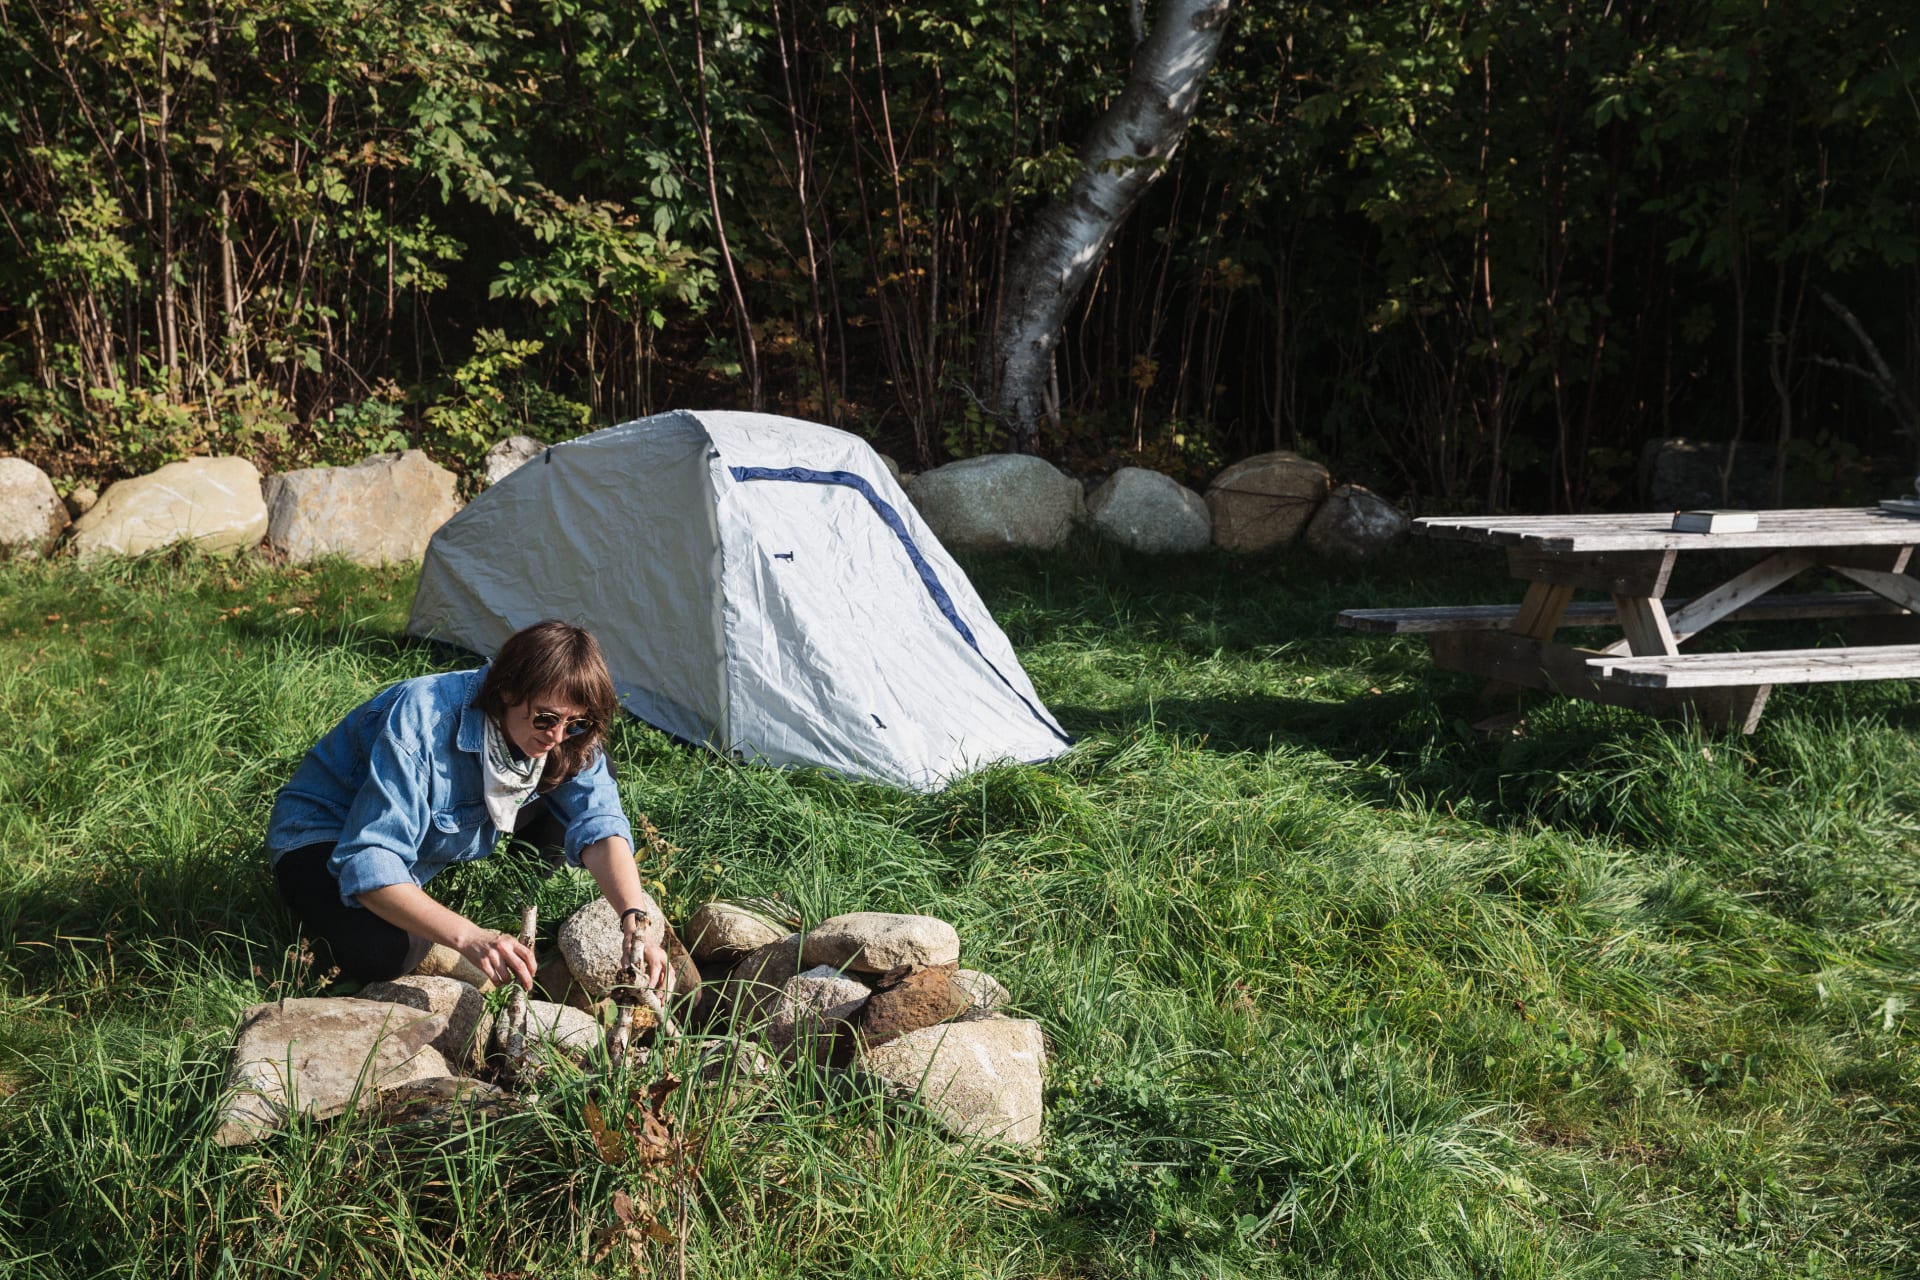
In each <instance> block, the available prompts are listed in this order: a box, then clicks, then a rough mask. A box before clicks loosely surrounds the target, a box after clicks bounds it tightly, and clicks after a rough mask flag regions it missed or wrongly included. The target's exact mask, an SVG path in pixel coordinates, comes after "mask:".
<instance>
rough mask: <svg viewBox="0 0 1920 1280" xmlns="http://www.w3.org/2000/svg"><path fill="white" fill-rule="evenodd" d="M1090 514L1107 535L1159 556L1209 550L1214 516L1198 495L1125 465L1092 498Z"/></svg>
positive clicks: (1172, 481) (1162, 477) (1171, 480)
mask: <svg viewBox="0 0 1920 1280" xmlns="http://www.w3.org/2000/svg"><path fill="white" fill-rule="evenodd" d="M1087 513H1088V515H1089V516H1090V517H1091V519H1092V521H1093V527H1094V528H1095V529H1098V530H1099V531H1100V533H1101V535H1102V536H1103V537H1106V538H1109V539H1111V540H1112V541H1114V542H1117V543H1119V544H1120V545H1121V546H1123V547H1130V548H1132V549H1133V550H1135V551H1145V552H1149V553H1152V554H1155V555H1173V554H1178V553H1180V552H1188V551H1205V550H1206V549H1207V545H1208V543H1210V542H1212V541H1213V516H1212V514H1211V513H1210V512H1209V511H1208V510H1207V502H1206V499H1205V498H1202V497H1201V496H1200V495H1199V494H1197V493H1195V492H1194V491H1193V490H1191V489H1189V488H1187V487H1186V486H1185V485H1183V484H1181V483H1180V482H1179V481H1178V480H1175V479H1174V478H1173V477H1172V476H1165V475H1161V474H1160V473H1159V472H1158V471H1149V470H1147V469H1146V468H1145V467H1122V468H1120V469H1119V470H1118V471H1116V472H1114V473H1113V474H1112V475H1110V476H1108V477H1107V478H1106V479H1105V480H1103V481H1101V482H1100V486H1099V487H1098V488H1096V489H1095V490H1094V491H1093V493H1092V494H1091V495H1090V496H1089V497H1088V498H1087Z"/></svg>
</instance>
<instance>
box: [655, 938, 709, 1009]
mask: <svg viewBox="0 0 1920 1280" xmlns="http://www.w3.org/2000/svg"><path fill="white" fill-rule="evenodd" d="M660 945H661V946H662V947H663V948H665V950H666V953H667V968H668V969H670V970H672V971H673V993H674V994H675V995H679V996H692V997H695V998H698V996H699V993H700V966H699V965H697V964H695V963H694V962H693V957H692V956H691V955H689V954H688V953H687V948H686V947H685V945H684V944H682V943H681V941H680V936H679V935H678V934H676V933H675V932H674V931H673V930H672V929H667V930H665V931H664V933H663V934H662V935H661V939H660Z"/></svg>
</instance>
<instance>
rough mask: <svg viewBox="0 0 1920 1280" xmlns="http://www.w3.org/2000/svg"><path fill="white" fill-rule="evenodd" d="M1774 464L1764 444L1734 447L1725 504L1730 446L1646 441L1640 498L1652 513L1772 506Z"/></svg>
mask: <svg viewBox="0 0 1920 1280" xmlns="http://www.w3.org/2000/svg"><path fill="white" fill-rule="evenodd" d="M1773 462H1774V450H1772V449H1770V448H1768V447H1766V446H1765V445H1755V444H1742V445H1738V446H1736V447H1735V448H1734V451H1733V469H1732V472H1731V474H1730V475H1728V477H1727V491H1726V497H1725V498H1724V499H1722V497H1721V495H1720V477H1721V473H1722V472H1723V471H1726V470H1727V445H1726V443H1725V442H1723V441H1718V440H1714V441H1707V440H1689V439H1687V438H1685V437H1684V436H1664V437H1661V438H1658V439H1654V440H1649V441H1647V443H1646V444H1645V445H1644V446H1643V447H1642V448H1641V450H1640V466H1639V475H1638V477H1637V478H1638V480H1639V485H1640V492H1641V496H1642V498H1644V499H1645V501H1646V504H1647V507H1648V509H1649V510H1653V511H1678V510H1682V509H1684V508H1689V507H1741V508H1758V507H1771V506H1772V505H1773Z"/></svg>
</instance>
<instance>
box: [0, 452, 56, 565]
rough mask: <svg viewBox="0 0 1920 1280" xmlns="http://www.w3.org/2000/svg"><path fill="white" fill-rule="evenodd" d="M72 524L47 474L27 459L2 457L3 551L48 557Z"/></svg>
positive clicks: (0, 519)
mask: <svg viewBox="0 0 1920 1280" xmlns="http://www.w3.org/2000/svg"><path fill="white" fill-rule="evenodd" d="M71 523H72V520H71V519H70V518H69V517H68V515H67V508H66V504H65V503H63V502H61V501H60V495H59V494H58V493H56V492H55V491H54V488H53V481H51V480H49V479H47V473H46V472H44V471H42V470H41V469H40V468H38V467H36V466H34V465H33V464H32V463H31V462H28V461H27V460H26V459H25V458H0V551H11V552H13V553H15V554H16V555H31V556H38V555H45V554H46V552H47V551H48V549H49V548H51V547H52V546H53V540H54V539H55V538H58V537H59V536H60V535H61V534H62V533H64V532H66V528H67V526H68V525H69V524H71Z"/></svg>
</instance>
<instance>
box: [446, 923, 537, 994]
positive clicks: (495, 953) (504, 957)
mask: <svg viewBox="0 0 1920 1280" xmlns="http://www.w3.org/2000/svg"><path fill="white" fill-rule="evenodd" d="M454 949H455V950H456V951H458V952H459V953H460V954H461V955H463V956H465V957H466V958H467V959H469V960H471V961H472V962H473V965H474V968H476V969H478V970H480V972H482V973H484V974H486V975H487V977H488V978H490V979H491V980H492V981H493V982H494V983H496V984H498V985H500V986H505V985H506V984H507V983H509V982H517V983H519V984H520V985H521V986H523V987H525V988H526V989H527V990H529V991H531V990H533V969H534V962H533V951H532V949H531V948H529V947H523V946H521V945H520V939H518V938H515V937H513V936H511V935H509V934H505V933H501V932H500V931H499V930H497V929H475V930H474V931H473V934H472V935H471V936H470V937H463V938H462V939H461V940H460V942H459V943H458V944H457V945H456V946H455V948H454Z"/></svg>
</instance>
